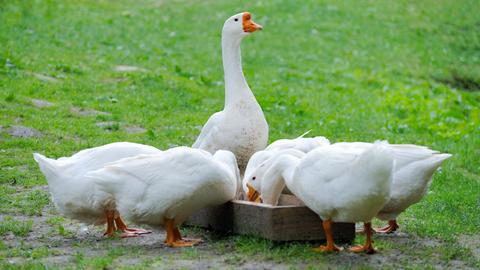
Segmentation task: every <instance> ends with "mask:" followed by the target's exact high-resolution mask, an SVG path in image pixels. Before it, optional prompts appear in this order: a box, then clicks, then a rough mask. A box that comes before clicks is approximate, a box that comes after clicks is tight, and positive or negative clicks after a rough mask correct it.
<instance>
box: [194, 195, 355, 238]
mask: <svg viewBox="0 0 480 270" xmlns="http://www.w3.org/2000/svg"><path fill="white" fill-rule="evenodd" d="M185 224H186V225H193V226H200V227H203V228H208V229H212V230H215V231H219V232H223V233H234V234H250V235H256V236H260V237H262V238H266V239H270V240H273V241H316V240H324V239H325V234H324V232H323V227H322V220H321V219H320V218H319V216H318V215H317V214H315V213H314V212H313V211H312V210H310V209H309V208H308V207H306V206H305V205H304V204H303V202H302V201H300V200H299V199H297V198H296V197H295V196H293V195H283V194H282V195H281V197H280V200H279V204H278V206H269V205H265V204H258V203H253V202H248V201H243V200H233V201H230V202H228V203H225V204H223V205H219V206H214V207H209V208H204V209H202V210H200V211H199V212H197V213H195V214H194V215H192V216H191V217H190V218H189V219H188V220H187V221H186V222H185ZM333 237H334V239H335V241H339V242H351V241H352V240H353V239H354V238H355V224H354V223H334V225H333Z"/></svg>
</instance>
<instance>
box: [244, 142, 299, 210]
mask: <svg viewBox="0 0 480 270" xmlns="http://www.w3.org/2000/svg"><path fill="white" fill-rule="evenodd" d="M263 152H270V153H271V155H270V156H268V157H267V158H265V160H263V161H262V162H261V163H260V164H259V165H258V166H257V167H256V168H254V169H252V170H251V172H250V174H249V175H245V179H244V182H245V185H246V187H247V199H248V200H249V201H251V202H262V198H261V193H263V192H265V191H266V190H269V189H271V188H272V184H271V183H268V184H266V186H265V185H263V186H262V182H264V181H265V179H264V178H268V177H266V174H267V173H268V172H269V170H272V169H274V168H273V166H274V163H275V162H276V161H278V160H279V158H280V157H281V156H283V155H288V156H292V157H294V158H298V159H300V158H303V157H304V156H305V155H306V154H305V153H304V152H302V151H299V150H296V149H293V148H290V149H285V150H279V151H263ZM270 173H271V171H270ZM269 180H270V179H269Z"/></svg>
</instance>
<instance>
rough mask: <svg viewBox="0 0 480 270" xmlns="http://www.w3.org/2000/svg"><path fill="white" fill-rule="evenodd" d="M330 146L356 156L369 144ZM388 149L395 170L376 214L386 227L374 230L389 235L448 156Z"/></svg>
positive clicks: (395, 147)
mask: <svg viewBox="0 0 480 270" xmlns="http://www.w3.org/2000/svg"><path fill="white" fill-rule="evenodd" d="M332 146H333V147H337V148H340V149H349V150H351V151H354V152H356V153H359V154H360V153H362V152H363V151H365V150H366V149H368V148H369V147H371V144H370V143H360V142H356V143H336V144H333V145H332ZM388 147H389V148H390V149H391V150H392V155H393V159H394V160H395V169H394V172H393V181H392V191H391V194H390V199H389V200H388V202H387V203H386V204H385V205H384V207H383V208H382V210H381V211H380V212H379V213H378V215H377V217H378V218H380V219H382V220H388V221H389V225H388V226H386V227H384V228H381V229H379V230H377V232H380V233H391V232H393V231H395V230H396V229H397V228H398V224H397V222H396V218H397V216H398V215H400V214H401V213H402V212H403V211H405V210H406V209H407V208H408V207H410V206H411V205H413V204H415V203H418V202H419V201H420V200H421V199H422V198H423V196H424V195H425V194H426V192H427V190H428V187H429V186H430V184H431V181H432V176H433V174H434V173H435V171H436V170H437V169H438V167H440V166H441V165H442V163H443V162H444V161H445V160H446V159H448V158H450V157H451V155H450V154H443V153H439V152H438V151H435V150H431V149H429V148H427V147H425V146H418V145H412V144H390V145H389V146H388Z"/></svg>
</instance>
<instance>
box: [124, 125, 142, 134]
mask: <svg viewBox="0 0 480 270" xmlns="http://www.w3.org/2000/svg"><path fill="white" fill-rule="evenodd" d="M123 129H124V130H125V132H127V133H129V134H139V133H145V132H147V130H146V129H144V128H143V127H140V126H126V127H124V128H123Z"/></svg>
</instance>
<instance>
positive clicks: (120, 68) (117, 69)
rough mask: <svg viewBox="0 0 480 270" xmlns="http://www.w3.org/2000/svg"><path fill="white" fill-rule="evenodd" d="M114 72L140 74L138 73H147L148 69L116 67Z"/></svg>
mask: <svg viewBox="0 0 480 270" xmlns="http://www.w3.org/2000/svg"><path fill="white" fill-rule="evenodd" d="M113 70H114V71H116V72H138V71H141V72H145V71H147V70H146V69H144V68H141V67H136V66H126V65H119V66H116V67H115V68H113Z"/></svg>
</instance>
